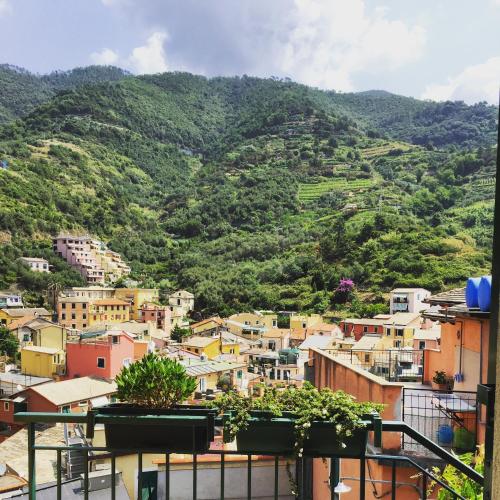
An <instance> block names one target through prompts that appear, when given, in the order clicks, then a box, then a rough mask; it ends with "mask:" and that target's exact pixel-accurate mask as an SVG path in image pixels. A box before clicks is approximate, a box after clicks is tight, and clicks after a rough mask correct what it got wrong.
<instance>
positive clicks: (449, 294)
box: [424, 287, 465, 305]
mask: <svg viewBox="0 0 500 500" xmlns="http://www.w3.org/2000/svg"><path fill="white" fill-rule="evenodd" d="M424 302H427V303H428V304H433V305H456V304H465V288H464V287H463V288H453V289H452V290H448V291H446V292H441V293H437V294H436V295H431V296H430V297H427V298H426V299H425V301H424Z"/></svg>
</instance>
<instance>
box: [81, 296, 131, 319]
mask: <svg viewBox="0 0 500 500" xmlns="http://www.w3.org/2000/svg"><path fill="white" fill-rule="evenodd" d="M129 310H130V304H129V303H128V302H126V301H125V300H119V299H100V300H94V301H93V302H91V303H90V306H89V322H88V324H89V325H94V324H96V323H102V324H104V325H109V324H113V323H123V322H124V321H129V319H130V312H129Z"/></svg>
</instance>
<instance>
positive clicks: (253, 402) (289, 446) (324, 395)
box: [210, 383, 383, 458]
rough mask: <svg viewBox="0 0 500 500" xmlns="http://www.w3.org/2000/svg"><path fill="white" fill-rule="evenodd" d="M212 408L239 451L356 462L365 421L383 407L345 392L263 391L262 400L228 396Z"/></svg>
mask: <svg viewBox="0 0 500 500" xmlns="http://www.w3.org/2000/svg"><path fill="white" fill-rule="evenodd" d="M210 406H212V407H214V408H217V410H218V411H219V412H220V413H222V414H223V415H224V437H225V440H226V441H231V440H233V439H234V438H236V440H237V446H238V450H239V451H243V452H252V453H280V454H283V455H295V456H296V457H299V458H300V457H302V456H303V455H304V454H306V455H308V456H318V455H321V456H326V455H330V456H338V457H357V456H361V455H363V454H364V453H365V448H366V442H367V431H366V424H367V422H366V419H367V418H369V415H370V414H373V413H374V412H376V413H379V412H380V411H381V410H382V409H383V405H380V404H375V403H360V402H357V401H355V398H354V397H353V396H351V395H349V394H346V393H345V392H343V391H336V392H333V391H331V390H330V389H328V388H325V389H321V390H318V389H316V388H315V387H314V386H312V385H311V384H309V383H305V384H304V387H302V388H300V389H297V388H293V387H287V388H286V389H284V390H277V389H276V388H266V390H265V391H264V394H263V395H262V396H261V397H257V398H250V397H247V396H242V395H239V394H237V393H235V392H229V393H227V394H223V395H221V396H219V397H218V398H217V399H215V400H214V401H212V402H211V403H210Z"/></svg>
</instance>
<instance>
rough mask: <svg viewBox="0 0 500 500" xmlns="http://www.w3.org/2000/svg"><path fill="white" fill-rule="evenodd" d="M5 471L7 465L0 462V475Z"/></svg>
mask: <svg viewBox="0 0 500 500" xmlns="http://www.w3.org/2000/svg"><path fill="white" fill-rule="evenodd" d="M6 472H7V466H6V465H5V464H3V463H0V476H3V475H5V473H6Z"/></svg>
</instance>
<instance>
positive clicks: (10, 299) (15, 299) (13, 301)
mask: <svg viewBox="0 0 500 500" xmlns="http://www.w3.org/2000/svg"><path fill="white" fill-rule="evenodd" d="M4 307H23V299H22V297H21V296H20V295H17V294H15V293H10V292H0V309H2V308H4Z"/></svg>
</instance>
